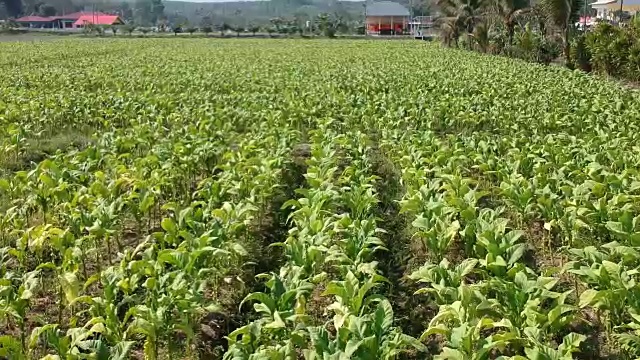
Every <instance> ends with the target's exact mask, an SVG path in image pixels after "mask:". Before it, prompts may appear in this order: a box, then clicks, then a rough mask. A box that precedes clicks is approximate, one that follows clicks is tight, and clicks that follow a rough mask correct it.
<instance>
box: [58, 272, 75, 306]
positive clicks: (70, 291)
mask: <svg viewBox="0 0 640 360" xmlns="http://www.w3.org/2000/svg"><path fill="white" fill-rule="evenodd" d="M59 280H60V286H61V287H62V291H63V292H64V295H65V297H66V300H67V304H70V303H72V302H73V301H74V300H75V299H76V298H77V297H78V293H79V292H80V281H79V280H78V277H77V276H76V274H74V273H72V272H65V273H63V274H62V275H60V276H59Z"/></svg>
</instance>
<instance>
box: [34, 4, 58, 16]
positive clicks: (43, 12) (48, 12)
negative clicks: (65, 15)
mask: <svg viewBox="0 0 640 360" xmlns="http://www.w3.org/2000/svg"><path fill="white" fill-rule="evenodd" d="M56 12H57V11H56V8H55V7H54V6H53V5H50V4H42V5H40V6H39V7H38V15H40V16H55V15H56Z"/></svg>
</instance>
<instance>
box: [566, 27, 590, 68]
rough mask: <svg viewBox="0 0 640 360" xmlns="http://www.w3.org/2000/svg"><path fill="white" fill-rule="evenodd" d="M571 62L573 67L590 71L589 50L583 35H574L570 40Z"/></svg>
mask: <svg viewBox="0 0 640 360" xmlns="http://www.w3.org/2000/svg"><path fill="white" fill-rule="evenodd" d="M570 51H571V63H572V65H573V68H574V69H580V70H582V71H586V72H591V52H590V50H589V48H588V47H587V37H586V36H585V35H579V36H576V37H575V38H574V39H573V41H572V42H571V50H570Z"/></svg>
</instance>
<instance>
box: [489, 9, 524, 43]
mask: <svg viewBox="0 0 640 360" xmlns="http://www.w3.org/2000/svg"><path fill="white" fill-rule="evenodd" d="M528 7H529V0H494V2H493V4H492V6H491V9H492V11H493V12H494V13H495V15H496V17H498V18H499V19H500V20H501V21H502V23H503V24H504V28H505V29H506V30H507V36H508V38H509V45H511V44H512V43H513V34H514V33H515V29H516V24H517V22H516V20H517V17H518V15H520V14H522V13H523V12H525V11H527V9H528Z"/></svg>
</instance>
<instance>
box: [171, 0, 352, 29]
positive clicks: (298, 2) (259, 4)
mask: <svg viewBox="0 0 640 360" xmlns="http://www.w3.org/2000/svg"><path fill="white" fill-rule="evenodd" d="M164 6H165V8H164V13H165V15H166V16H167V17H168V18H169V22H171V23H180V22H181V21H180V20H184V21H188V22H189V23H191V24H192V25H199V24H200V23H201V22H202V21H203V19H204V21H211V22H212V23H214V24H218V23H222V22H225V23H228V24H234V25H247V24H249V23H251V24H256V25H261V24H266V23H268V22H269V20H270V19H273V18H277V17H282V18H296V19H298V20H299V21H306V20H311V19H313V18H314V17H316V16H317V15H318V14H321V13H330V14H337V15H339V16H341V17H342V18H344V19H345V20H347V21H358V20H360V21H361V20H362V19H364V2H361V1H335V0H329V1H326V0H324V1H320V0H272V1H238V2H216V3H201V2H183V1H165V2H164ZM180 18H183V19H180Z"/></svg>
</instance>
